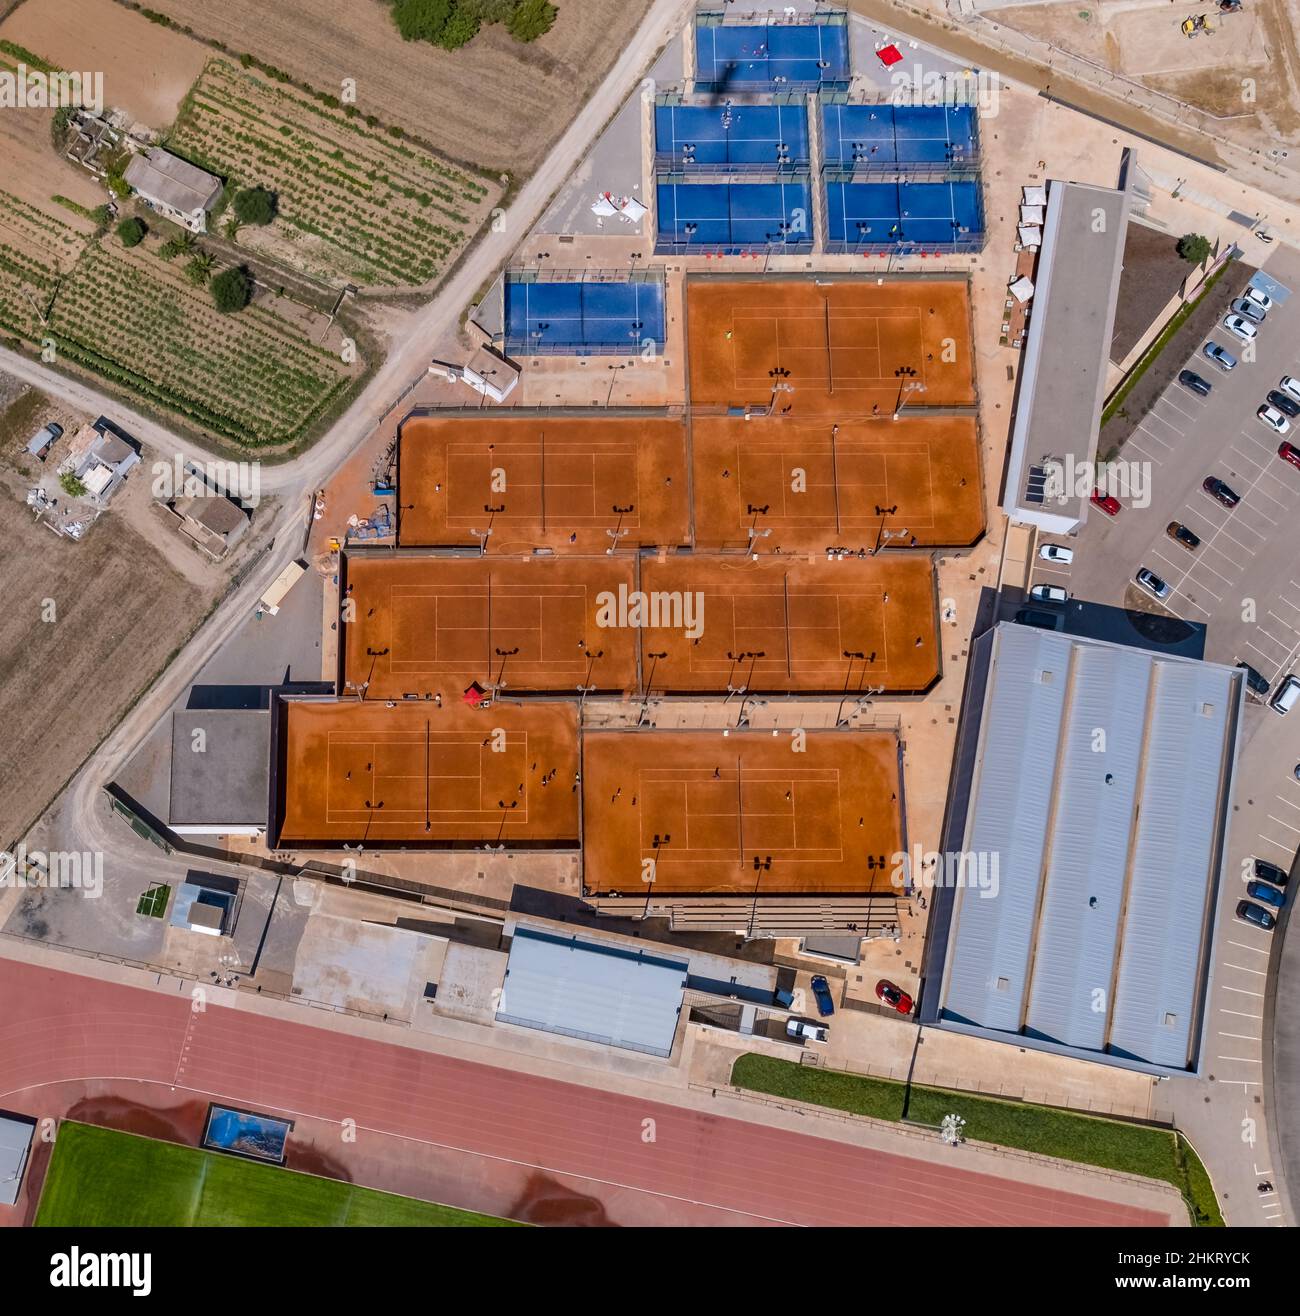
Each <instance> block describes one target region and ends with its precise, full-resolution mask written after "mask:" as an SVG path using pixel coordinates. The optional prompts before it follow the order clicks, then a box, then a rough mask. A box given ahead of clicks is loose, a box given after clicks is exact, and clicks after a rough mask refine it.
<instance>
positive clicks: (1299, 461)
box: [1277, 439, 1300, 467]
mask: <svg viewBox="0 0 1300 1316" xmlns="http://www.w3.org/2000/svg"><path fill="white" fill-rule="evenodd" d="M1277 455H1278V456H1279V457H1281V458H1282V460H1283V461H1284V462H1290V463H1291V465H1292V466H1296V467H1300V451H1298V450H1297V449H1296V448H1295V446H1294V445H1292V444H1290V443H1288V442H1287V441H1286V440H1285V439H1283V440H1282V442H1281V443H1279V444H1278V445H1277Z"/></svg>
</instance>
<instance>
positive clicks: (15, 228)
mask: <svg viewBox="0 0 1300 1316" xmlns="http://www.w3.org/2000/svg"><path fill="white" fill-rule="evenodd" d="M85 242H86V239H85V236H84V235H83V234H80V233H78V232H77V230H76V229H74V228H72V227H71V226H70V225H68V224H65V223H63V221H62V220H60V219H57V218H55V217H54V216H52V215H49V214H46V212H45V211H43V210H37V209H36V208H35V207H34V206H30V205H28V204H27V202H25V201H23V200H21V199H20V198H18V197H16V196H13V195H12V194H11V193H9V192H3V191H0V332H3V333H7V334H12V335H17V336H18V337H20V338H25V339H29V340H36V339H39V338H40V319H39V316H38V314H37V308H39V309H40V311H41V312H44V310H45V308H46V306H47V305H48V303H49V299H50V297H51V295H52V294H53V292H54V288H55V285H56V283H57V282H58V278H59V275H60V274H62V273H64V272H66V271H67V270H70V269H71V268H72V267H73V265H74V264H75V262H76V260H77V257H78V256H79V255H80V254H81V251H82V248H83V247H84V245H85Z"/></svg>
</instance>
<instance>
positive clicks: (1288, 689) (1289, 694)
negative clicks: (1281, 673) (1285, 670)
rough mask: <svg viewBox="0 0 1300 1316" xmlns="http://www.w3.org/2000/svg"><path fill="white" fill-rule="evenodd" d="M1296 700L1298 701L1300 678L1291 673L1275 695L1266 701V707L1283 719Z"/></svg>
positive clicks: (1299, 697)
mask: <svg viewBox="0 0 1300 1316" xmlns="http://www.w3.org/2000/svg"><path fill="white" fill-rule="evenodd" d="M1297 699H1300V676H1297V675H1296V674H1295V673H1294V672H1292V673H1290V674H1289V675H1288V676H1287V678H1286V680H1285V681H1283V682H1282V684H1281V685H1279V686H1278V688H1277V693H1276V694H1275V695H1274V696H1273V698H1272V699H1270V700H1269V701H1268V706H1269V707H1270V708H1271V709H1272V710H1273V711H1274V712H1275V713H1281V714H1282V716H1283V717H1285V716H1286V715H1287V714H1288V713H1289V712H1290V711H1291V709H1292V708H1293V707H1295V701H1296V700H1297Z"/></svg>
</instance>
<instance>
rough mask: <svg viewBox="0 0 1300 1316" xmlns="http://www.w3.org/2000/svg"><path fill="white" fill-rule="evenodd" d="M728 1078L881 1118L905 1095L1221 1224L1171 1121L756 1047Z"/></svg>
mask: <svg viewBox="0 0 1300 1316" xmlns="http://www.w3.org/2000/svg"><path fill="white" fill-rule="evenodd" d="M731 1081H732V1083H733V1084H735V1086H736V1087H738V1088H744V1089H747V1090H748V1091H751V1092H762V1093H765V1094H767V1095H768V1096H773V1097H785V1098H787V1099H789V1100H792V1101H807V1102H811V1103H812V1104H814V1105H817V1106H829V1107H830V1108H832V1109H834V1110H842V1111H847V1112H848V1113H850V1114H853V1115H869V1116H871V1117H873V1118H875V1119H883V1120H894V1121H898V1120H901V1119H902V1118H903V1109H904V1100H905V1098H906V1099H907V1118H908V1120H909V1122H915V1123H919V1124H929V1125H934V1126H938V1125H939V1124H940V1123H941V1122H942V1120H943V1117H944V1116H945V1115H960V1116H961V1117H962V1118H963V1119H964V1120H965V1121H966V1128H965V1133H966V1136H967V1137H968V1138H971V1139H973V1140H975V1141H976V1142H990V1143H995V1144H996V1145H998V1146H1000V1147H1014V1148H1016V1149H1018V1150H1020V1151H1027V1152H1036V1153H1037V1154H1039V1155H1041V1156H1054V1157H1056V1158H1057V1159H1058V1160H1063V1161H1074V1162H1076V1163H1077V1164H1080V1165H1092V1166H1096V1167H1097V1168H1098V1169H1103V1170H1118V1171H1121V1172H1123V1173H1126V1174H1138V1175H1142V1176H1143V1177H1144V1178H1147V1179H1159V1180H1162V1181H1163V1182H1165V1183H1169V1184H1172V1185H1173V1186H1174V1187H1175V1188H1177V1189H1178V1191H1179V1192H1180V1193H1181V1194H1182V1197H1183V1201H1184V1202H1186V1203H1187V1207H1188V1209H1189V1211H1190V1212H1191V1214H1192V1218H1193V1220H1194V1221H1195V1222H1196V1223H1197V1224H1198V1225H1215V1226H1221V1225H1222V1224H1223V1216H1222V1214H1221V1213H1220V1211H1219V1205H1218V1202H1217V1201H1216V1200H1215V1196H1214V1189H1213V1186H1212V1185H1211V1183H1210V1176H1209V1175H1208V1174H1207V1173H1206V1171H1205V1167H1204V1165H1202V1164H1201V1161H1200V1158H1199V1157H1198V1156H1197V1155H1196V1153H1195V1151H1193V1150H1192V1147H1191V1145H1190V1144H1189V1143H1188V1142H1187V1140H1186V1139H1185V1138H1184V1137H1183V1136H1182V1135H1181V1134H1178V1133H1175V1132H1173V1131H1171V1130H1168V1129H1158V1128H1150V1127H1148V1126H1146V1125H1142V1124H1127V1123H1124V1122H1123V1121H1121V1120H1114V1119H1102V1118H1099V1117H1097V1116H1094V1115H1084V1114H1080V1113H1078V1112H1076V1111H1068V1110H1059V1109H1057V1108H1056V1107H1053V1106H1035V1105H1030V1104H1028V1103H1025V1102H1012V1101H1002V1100H999V1099H998V1098H996V1097H986V1096H980V1095H977V1094H976V1093H973V1092H953V1091H949V1090H947V1089H945V1088H927V1087H916V1086H913V1087H912V1088H911V1090H910V1097H909V1096H908V1089H907V1088H906V1086H905V1085H904V1084H902V1083H896V1082H893V1081H892V1080H890V1079H881V1078H868V1077H864V1076H862V1075H858V1074H843V1073H832V1072H829V1071H827V1070H823V1069H812V1068H808V1067H805V1066H803V1065H799V1064H794V1063H792V1062H791V1061H789V1060H777V1059H775V1058H774V1057H772V1056H762V1055H754V1054H748V1055H743V1056H741V1057H739V1058H738V1059H737V1061H736V1063H735V1065H734V1066H733V1067H732V1071H731Z"/></svg>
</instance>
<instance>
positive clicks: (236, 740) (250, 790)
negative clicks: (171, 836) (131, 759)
mask: <svg viewBox="0 0 1300 1316" xmlns="http://www.w3.org/2000/svg"><path fill="white" fill-rule="evenodd" d="M196 731H201V732H202V733H203V735H202V738H201V740H199V741H198V742H197V743H199V744H201V745H202V746H203V749H202V751H201V752H196V751H195V749H194V745H195V743H196V738H195V732H196ZM270 771H271V714H270V712H269V710H267V709H265V708H251V709H249V708H207V709H179V710H177V711H176V712H174V713H173V714H172V770H171V804H170V806H169V810H168V821H169V822H170V823H171V824H172V825H173V826H178V827H191V828H193V827H202V826H211V827H212V829H213V831H214V832H219V831H221V829H222V828H223V827H254V826H256V827H265V826H266V819H267V791H268V782H269V777H270Z"/></svg>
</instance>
